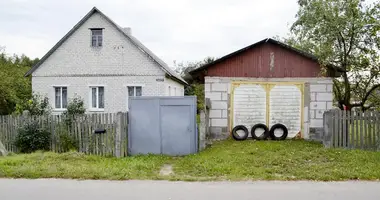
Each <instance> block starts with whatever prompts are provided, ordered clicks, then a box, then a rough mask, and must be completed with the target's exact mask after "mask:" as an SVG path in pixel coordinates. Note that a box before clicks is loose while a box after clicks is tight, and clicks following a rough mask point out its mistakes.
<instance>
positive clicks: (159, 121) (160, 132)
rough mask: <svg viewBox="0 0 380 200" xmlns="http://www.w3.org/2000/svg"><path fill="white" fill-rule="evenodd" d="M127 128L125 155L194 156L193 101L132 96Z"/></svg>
mask: <svg viewBox="0 0 380 200" xmlns="http://www.w3.org/2000/svg"><path fill="white" fill-rule="evenodd" d="M128 128H129V130H128V151H129V155H138V154H165V155H173V156H178V155H188V154H193V153H196V152H197V151H198V135H197V131H196V98H195V97H132V98H130V99H129V125H128Z"/></svg>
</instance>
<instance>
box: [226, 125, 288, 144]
mask: <svg viewBox="0 0 380 200" xmlns="http://www.w3.org/2000/svg"><path fill="white" fill-rule="evenodd" d="M257 129H263V130H264V133H262V134H261V135H256V130H257ZM278 129H281V130H282V134H281V136H277V135H276V134H275V130H278ZM238 131H243V132H244V134H243V135H239V134H238ZM248 136H249V132H248V129H247V127H245V126H243V125H238V126H235V127H234V128H233V129H232V137H233V138H234V139H235V140H237V141H242V140H246V139H247V138H248ZM251 136H252V139H254V140H267V139H268V138H271V139H272V140H285V139H286V137H288V129H287V128H286V126H285V125H283V124H275V125H273V126H272V127H271V128H270V130H269V128H268V127H267V126H266V125H265V124H256V125H254V126H253V127H252V128H251Z"/></svg>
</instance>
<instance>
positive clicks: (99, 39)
mask: <svg viewBox="0 0 380 200" xmlns="http://www.w3.org/2000/svg"><path fill="white" fill-rule="evenodd" d="M91 46H93V47H101V46H103V29H91Z"/></svg>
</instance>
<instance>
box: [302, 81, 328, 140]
mask: <svg viewBox="0 0 380 200" xmlns="http://www.w3.org/2000/svg"><path fill="white" fill-rule="evenodd" d="M332 101H333V82H332V81H328V80H323V81H322V80H314V81H310V107H309V120H310V125H309V126H310V130H309V135H308V139H311V140H320V139H321V136H322V134H323V113H324V112H325V111H326V110H330V109H332V107H333V102H332Z"/></svg>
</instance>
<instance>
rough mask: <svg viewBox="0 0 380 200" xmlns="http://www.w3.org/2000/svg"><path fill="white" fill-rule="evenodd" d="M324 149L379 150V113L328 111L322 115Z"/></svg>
mask: <svg viewBox="0 0 380 200" xmlns="http://www.w3.org/2000/svg"><path fill="white" fill-rule="evenodd" d="M323 123H324V134H323V137H322V138H323V143H324V145H325V146H326V147H333V148H348V149H364V150H375V151H379V150H380V113H379V112H375V111H368V112H360V111H355V112H354V111H342V110H330V111H326V112H325V113H324V115H323Z"/></svg>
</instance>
